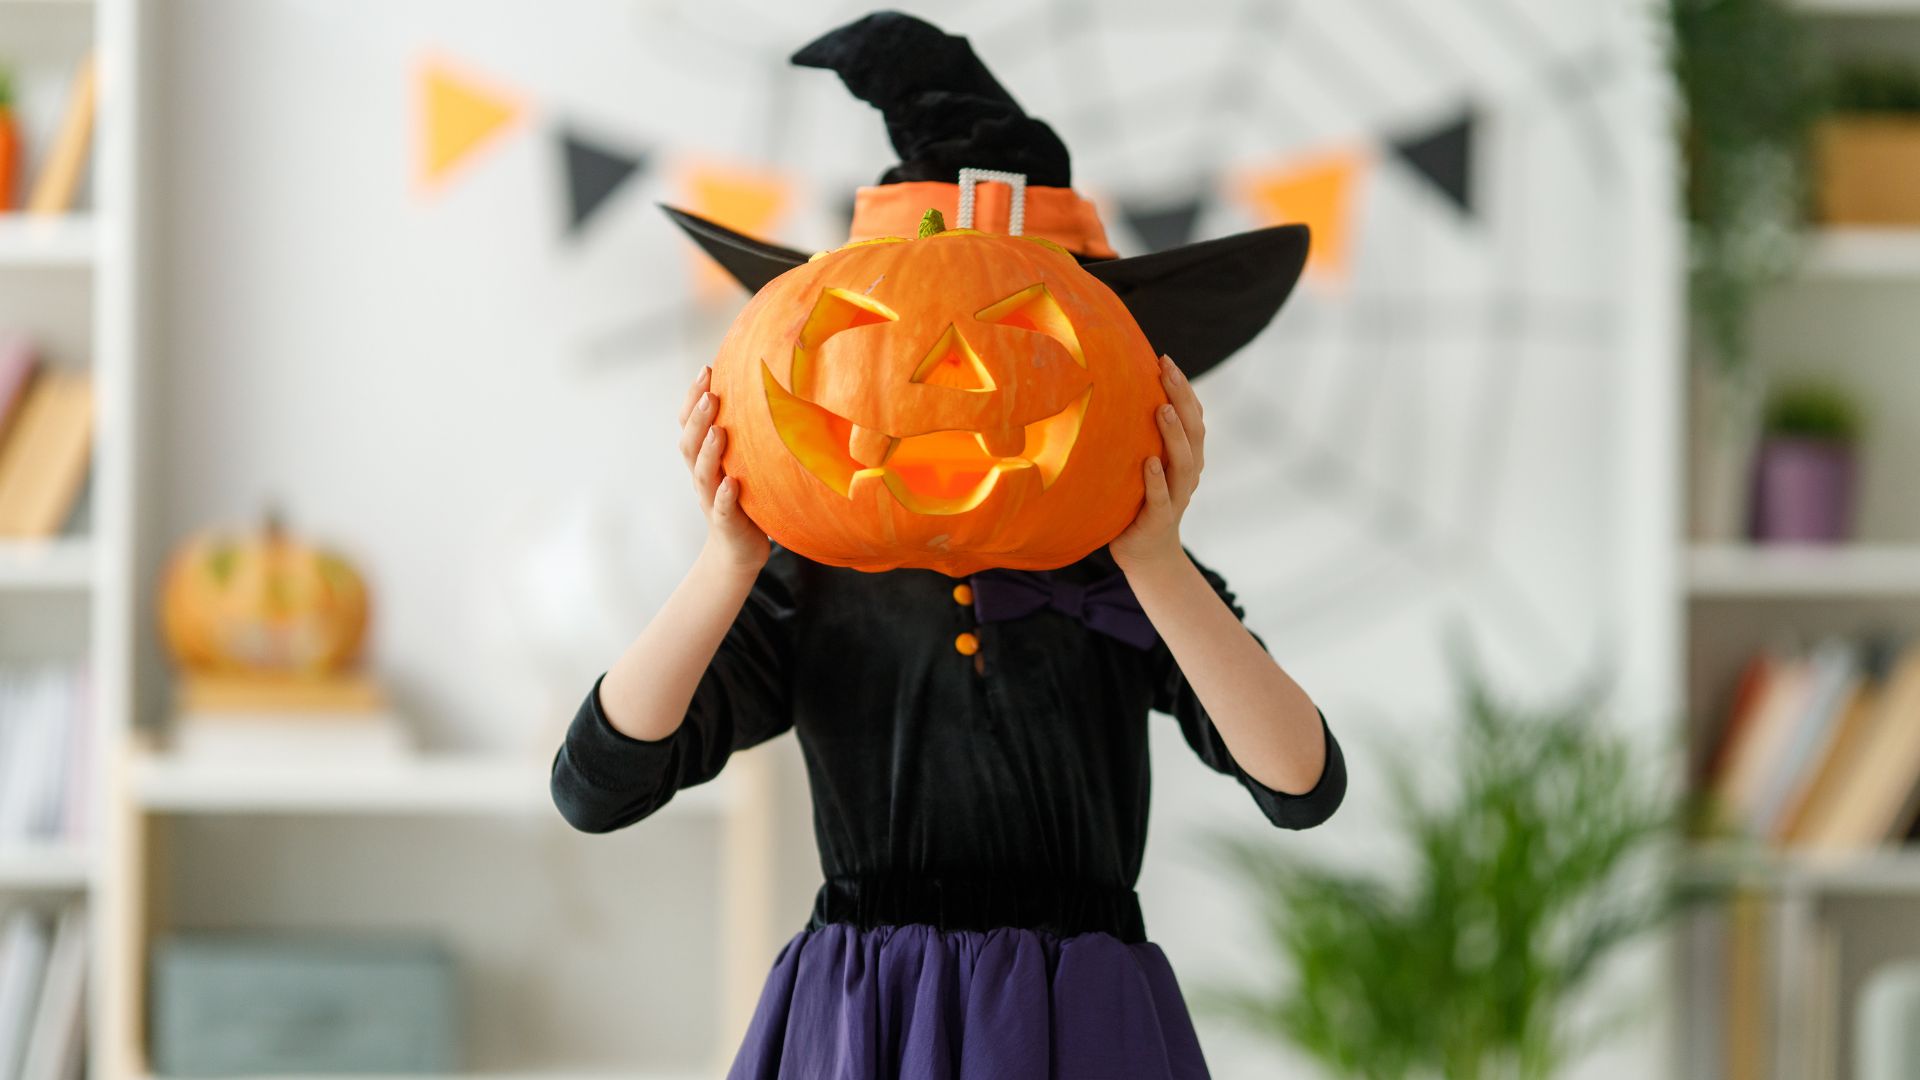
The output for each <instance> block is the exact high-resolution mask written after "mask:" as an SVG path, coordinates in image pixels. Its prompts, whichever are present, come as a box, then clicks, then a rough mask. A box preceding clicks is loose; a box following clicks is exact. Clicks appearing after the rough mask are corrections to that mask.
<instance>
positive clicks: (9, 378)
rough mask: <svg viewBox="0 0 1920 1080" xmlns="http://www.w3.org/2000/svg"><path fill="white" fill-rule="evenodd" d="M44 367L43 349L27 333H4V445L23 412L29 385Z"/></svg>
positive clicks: (0, 394) (0, 410)
mask: <svg viewBox="0 0 1920 1080" xmlns="http://www.w3.org/2000/svg"><path fill="white" fill-rule="evenodd" d="M39 370H40V351H39V350H38V349H36V348H35V347H34V344H33V339H32V338H29V337H27V336H26V335H24V334H7V335H0V445H4V444H5V440H6V437H7V432H8V431H9V430H11V429H12V427H13V420H14V418H15V417H16V416H18V415H19V413H20V403H21V402H23V401H25V400H26V396H27V387H28V386H29V385H31V384H32V383H33V376H34V373H35V372H37V371H39Z"/></svg>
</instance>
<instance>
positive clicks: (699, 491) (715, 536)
mask: <svg viewBox="0 0 1920 1080" xmlns="http://www.w3.org/2000/svg"><path fill="white" fill-rule="evenodd" d="M712 380H713V369H712V368H711V367H703V368H701V369H700V374H698V375H696V376H694V377H693V385H692V386H690V387H688V388H687V399H686V400H685V401H683V402H681V404H680V456H681V457H682V458H685V459H686V462H687V468H688V469H690V470H691V471H692V472H693V491H694V494H695V495H697V496H698V497H699V499H700V512H701V513H703V514H705V515H706V516H707V549H708V550H709V551H710V552H712V553H713V554H714V555H715V556H716V557H718V558H720V559H721V560H723V561H724V562H725V563H726V565H728V566H732V567H735V568H738V569H742V570H752V571H758V570H759V569H760V567H761V566H763V565H765V564H766V561H767V552H768V546H767V534H766V533H764V532H761V531H760V526H758V525H755V524H754V523H753V519H751V518H749V517H747V515H746V512H745V511H743V510H741V509H740V481H739V480H738V479H736V478H734V477H731V476H728V475H726V474H725V473H724V472H723V471H722V470H721V468H720V458H721V456H722V455H724V454H725V453H726V452H727V429H726V428H723V427H715V426H714V423H713V418H714V414H715V413H717V412H718V411H719V407H720V399H719V398H717V397H714V396H713V394H711V393H709V392H708V390H707V386H708V384H709V383H710V382H711V381H712Z"/></svg>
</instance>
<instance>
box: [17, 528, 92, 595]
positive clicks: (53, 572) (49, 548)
mask: <svg viewBox="0 0 1920 1080" xmlns="http://www.w3.org/2000/svg"><path fill="white" fill-rule="evenodd" d="M92 581H93V545H92V544H91V543H90V542H89V541H88V540H87V538H86V537H83V536H74V537H61V538H59V539H56V540H0V589H43V590H44V589H84V588H86V587H87V586H88V585H90V584H91V583H92Z"/></svg>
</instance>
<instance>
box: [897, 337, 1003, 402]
mask: <svg viewBox="0 0 1920 1080" xmlns="http://www.w3.org/2000/svg"><path fill="white" fill-rule="evenodd" d="M912 381H914V382H917V383H925V384H927V385H928V386H944V387H947V388H948V389H951V390H966V391H970V392H972V393H976V394H983V393H986V392H988V391H990V390H992V389H993V376H992V375H989V374H987V365H986V364H984V363H981V361H980V355H979V354H978V353H976V352H974V351H973V346H971V345H969V344H967V339H966V338H965V337H963V336H962V335H961V333H960V330H959V328H958V327H956V326H954V325H953V324H952V323H948V324H947V328H946V329H945V330H943V331H941V333H940V336H939V337H938V338H937V339H935V340H934V343H933V348H931V349H929V350H927V356H926V359H924V360H922V361H920V366H919V367H917V368H915V369H914V372H913V380H912Z"/></svg>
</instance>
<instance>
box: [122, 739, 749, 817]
mask: <svg viewBox="0 0 1920 1080" xmlns="http://www.w3.org/2000/svg"><path fill="white" fill-rule="evenodd" d="M547 770H548V763H547V762H544V761H535V760H531V759H524V758H514V757H506V756H495V755H479V754H474V755H453V754H447V755H438V756H435V755H423V756H422V757H421V758H419V759H418V760H414V761H407V762H401V763H394V764H390V765H371V766H369V765H358V764H342V765H335V764H320V765H297V764H287V765H248V764H240V763H236V764H232V765H227V764H224V763H223V764H211V763H204V762H189V761H181V760H178V759H174V758H172V757H170V756H168V755H167V754H165V753H157V752H154V753H143V754H140V755H138V756H136V757H135V759H134V762H133V767H132V791H133V801H134V803H135V805H136V806H138V807H140V808H141V809H144V810H147V811H151V812H157V813H168V814H365V815H380V814H445V815H502V816H529V817H534V816H538V817H542V818H553V819H554V820H558V817H557V815H556V814H555V811H554V809H553V802H552V799H551V796H550V795H549V794H548V791H547ZM732 791H733V786H732V785H730V784H729V783H728V782H727V781H726V780H716V781H714V782H713V783H710V784H705V785H702V786H701V787H697V788H693V789H691V790H688V791H684V792H681V793H680V794H679V795H677V796H675V797H674V800H673V802H672V803H670V804H669V805H668V807H667V809H666V810H664V811H662V813H663V814H685V813H696V812H697V813H702V814H714V813H721V812H724V811H725V810H726V809H727V808H728V806H729V804H730V798H731V792H732Z"/></svg>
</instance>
